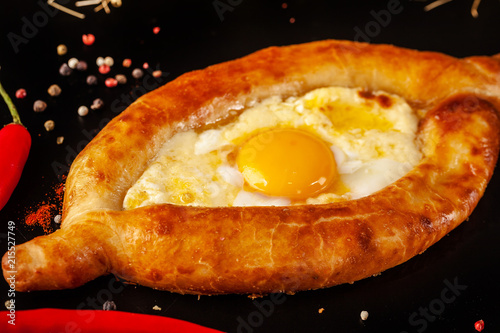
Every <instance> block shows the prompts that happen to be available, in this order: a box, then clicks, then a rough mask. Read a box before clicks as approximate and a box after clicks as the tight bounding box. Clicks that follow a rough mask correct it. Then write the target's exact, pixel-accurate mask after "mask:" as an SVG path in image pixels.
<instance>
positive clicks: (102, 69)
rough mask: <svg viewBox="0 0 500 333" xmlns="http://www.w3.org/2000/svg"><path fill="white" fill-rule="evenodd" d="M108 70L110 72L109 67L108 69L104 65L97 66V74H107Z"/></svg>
mask: <svg viewBox="0 0 500 333" xmlns="http://www.w3.org/2000/svg"><path fill="white" fill-rule="evenodd" d="M110 70H111V67H109V66H108V65H106V64H104V65H101V66H99V73H101V74H108V73H109V71H110Z"/></svg>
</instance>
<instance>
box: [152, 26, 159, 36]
mask: <svg viewBox="0 0 500 333" xmlns="http://www.w3.org/2000/svg"><path fill="white" fill-rule="evenodd" d="M159 32H160V27H154V28H153V33H154V34H155V35H157V34H158V33H159Z"/></svg>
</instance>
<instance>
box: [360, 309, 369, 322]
mask: <svg viewBox="0 0 500 333" xmlns="http://www.w3.org/2000/svg"><path fill="white" fill-rule="evenodd" d="M360 317H361V320H367V319H368V311H364V310H363V311H361V314H360Z"/></svg>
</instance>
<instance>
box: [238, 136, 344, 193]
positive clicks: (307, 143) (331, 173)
mask: <svg viewBox="0 0 500 333" xmlns="http://www.w3.org/2000/svg"><path fill="white" fill-rule="evenodd" d="M236 163H237V165H238V168H239V170H240V171H241V173H242V174H243V177H244V179H245V181H246V183H247V184H248V185H249V186H250V187H252V188H253V189H255V190H257V191H259V192H261V193H264V194H267V195H273V196H284V197H289V198H292V199H307V198H309V197H312V196H314V195H317V194H319V193H321V192H322V191H324V190H325V189H327V188H328V187H329V186H330V185H332V183H333V182H334V180H335V179H336V178H337V177H338V173H337V165H336V163H335V158H334V155H333V153H332V151H331V149H330V147H329V146H328V145H327V143H326V142H324V141H323V140H321V139H320V138H318V137H316V136H314V135H312V134H310V133H308V132H306V131H302V130H297V129H284V128H281V129H272V130H267V131H265V132H261V133H259V134H257V135H255V136H253V137H251V138H250V139H249V140H247V141H246V142H245V143H244V144H243V145H242V146H241V148H240V151H239V152H238V155H237V157H236Z"/></svg>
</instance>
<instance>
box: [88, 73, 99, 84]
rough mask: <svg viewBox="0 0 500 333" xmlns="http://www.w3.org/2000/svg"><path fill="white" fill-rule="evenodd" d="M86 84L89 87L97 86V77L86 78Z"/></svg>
mask: <svg viewBox="0 0 500 333" xmlns="http://www.w3.org/2000/svg"><path fill="white" fill-rule="evenodd" d="M87 84H88V85H89V86H94V85H96V84H97V77H96V76H95V75H89V76H87Z"/></svg>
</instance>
